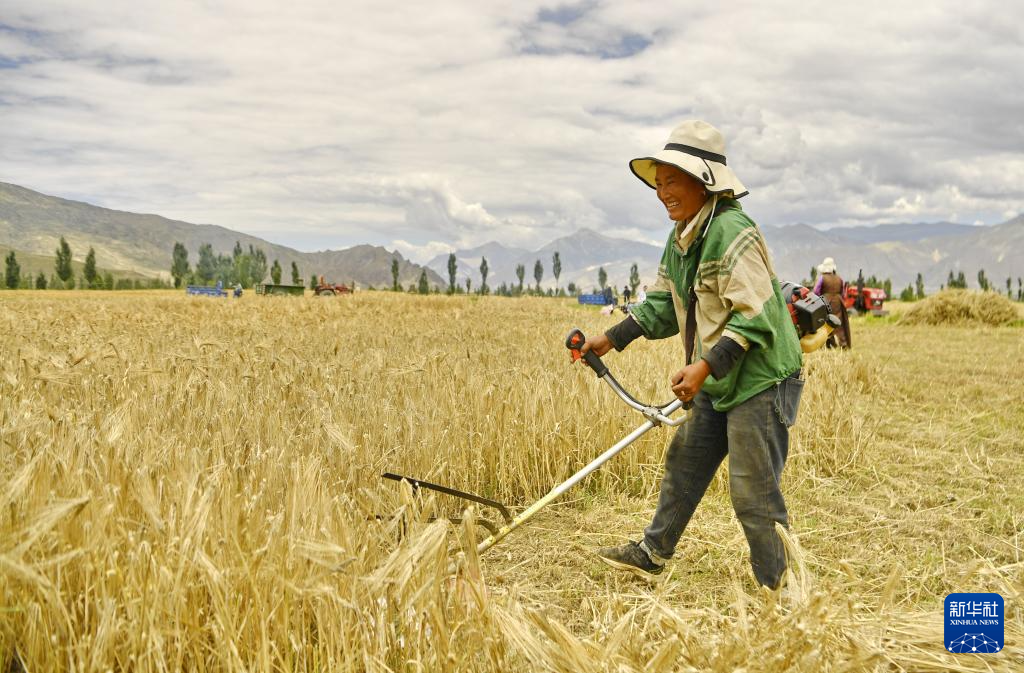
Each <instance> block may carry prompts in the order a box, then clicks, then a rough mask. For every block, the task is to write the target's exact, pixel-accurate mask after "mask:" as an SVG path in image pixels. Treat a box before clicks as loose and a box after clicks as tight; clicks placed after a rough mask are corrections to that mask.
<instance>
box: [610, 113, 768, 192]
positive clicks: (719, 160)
mask: <svg viewBox="0 0 1024 673" xmlns="http://www.w3.org/2000/svg"><path fill="white" fill-rule="evenodd" d="M657 164H670V165H672V166H675V167H676V168H679V169H681V170H683V171H685V172H687V173H689V174H690V175H692V176H693V177H695V178H696V179H697V180H699V181H700V182H701V183H703V184H704V188H705V189H707V190H708V191H709V192H714V193H716V194H721V193H723V192H732V195H733V196H734V197H735V198H737V199H738V198H740V197H741V196H746V195H747V193H748V192H747V188H746V187H744V186H743V183H742V182H740V179H739V178H737V177H736V174H735V173H733V172H732V169H731V168H729V167H728V166H726V163H725V138H723V137H722V133H721V132H720V131H719V130H718V129H716V128H715V127H714V126H712V125H711V124H709V123H707V122H705V121H700V120H697V119H695V120H689V121H685V122H683V123H682V124H680V125H679V126H677V127H675V128H674V129H672V133H671V135H669V137H668V141H667V142H666V143H665V147H664V149H662V150H661V151H659V152H658V153H657V154H655V155H654V156H650V157H639V158H637V159H633V160H632V161H630V162H629V168H630V170H631V171H633V175H635V176H637V177H638V178H640V179H641V180H643V181H644V182H645V183H647V186H648V187H650V188H652V189H654V188H655V184H654V174H655V170H656V169H655V166H656V165H657Z"/></svg>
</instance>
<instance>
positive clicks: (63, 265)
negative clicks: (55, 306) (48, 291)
mask: <svg viewBox="0 0 1024 673" xmlns="http://www.w3.org/2000/svg"><path fill="white" fill-rule="evenodd" d="M54 266H55V267H56V268H55V269H54V270H55V271H56V272H57V278H60V280H61V282H62V283H64V284H65V285H67V282H68V281H69V280H71V275H72V273H73V272H72V270H71V246H70V245H68V242H67V240H65V239H64V237H63V236H61V237H60V245H59V246H58V247H57V261H56V262H55V263H54Z"/></svg>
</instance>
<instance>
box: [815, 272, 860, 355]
mask: <svg viewBox="0 0 1024 673" xmlns="http://www.w3.org/2000/svg"><path fill="white" fill-rule="evenodd" d="M814 294H817V295H820V296H821V297H823V298H824V299H825V301H826V302H828V307H829V310H830V311H832V314H833V315H837V316H839V321H840V325H839V329H836V330H833V332H832V336H830V337H829V339H828V347H829V348H835V347H836V346H837V345H838V346H839V347H840V348H849V347H850V345H851V341H850V317H849V316H848V315H846V304H844V303H843V297H845V296H846V281H844V280H843V279H842V278H841V277H840V276H839V274H838V273H836V262H835V260H834V259H832V258H831V257H826V258H825V259H824V260H823V261H822V263H821V264H819V265H818V280H817V282H815V283H814Z"/></svg>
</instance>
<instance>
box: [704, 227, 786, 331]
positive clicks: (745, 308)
mask: <svg viewBox="0 0 1024 673" xmlns="http://www.w3.org/2000/svg"><path fill="white" fill-rule="evenodd" d="M721 269H722V275H721V277H720V278H719V286H718V287H719V295H720V297H721V299H722V303H723V305H724V306H725V307H726V308H727V309H729V311H730V316H729V320H728V321H727V322H726V324H725V330H724V331H723V332H722V336H724V337H728V338H730V339H732V340H733V341H735V342H736V343H738V344H739V345H740V346H742V347H743V349H744V350H750V348H751V346H760V347H761V348H771V347H772V344H773V343H774V341H775V336H776V329H777V327H778V325H779V322H780V320H781V319H782V318H783V317H785V318H788V316H781V314H780V312H779V307H778V306H777V304H778V302H776V301H775V287H776V285H777V283H776V282H775V280H774V278H773V274H772V271H771V262H770V261H769V259H768V248H767V246H766V245H765V242H764V238H763V237H762V236H761V232H760V231H759V230H758V229H757V227H747V228H745V229H743V230H742V231H741V232H740V234H739V235H738V236H737V237H736V238H735V239H734V240H733V241H732V243H730V245H729V247H728V249H727V250H726V252H725V254H724V255H723V258H722V265H721ZM783 308H784V307H783Z"/></svg>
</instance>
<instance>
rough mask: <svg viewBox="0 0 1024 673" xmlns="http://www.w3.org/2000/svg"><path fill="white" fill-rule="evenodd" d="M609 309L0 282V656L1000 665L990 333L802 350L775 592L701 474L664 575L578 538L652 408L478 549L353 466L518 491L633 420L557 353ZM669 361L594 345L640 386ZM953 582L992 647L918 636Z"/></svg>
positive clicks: (1013, 598) (149, 665) (128, 660)
mask: <svg viewBox="0 0 1024 673" xmlns="http://www.w3.org/2000/svg"><path fill="white" fill-rule="evenodd" d="M613 320H614V319H613V318H607V317H604V316H601V315H599V314H598V313H596V312H595V311H592V310H587V309H583V308H579V307H576V306H573V305H571V304H569V303H565V302H560V301H554V300H544V299H522V300H507V299H500V298H483V299H477V298H467V297H457V298H451V297H443V296H432V297H426V298H421V297H414V296H402V295H394V294H391V293H364V294H361V295H357V296H354V297H345V298H343V299H334V300H317V299H315V298H312V297H310V298H283V297H282V298H274V297H271V298H265V299H264V298H257V297H245V298H243V299H242V300H240V301H232V302H228V301H223V300H211V299H203V298H193V299H189V298H186V297H182V296H178V295H177V294H172V293H164V294H160V293H156V294H147V295H139V294H134V293H129V294H124V295H119V294H113V295H111V294H109V293H103V294H93V293H39V292H36V293H2V294H0V330H2V333H3V334H5V335H6V338H5V339H4V340H3V342H2V344H0V442H2V444H3V447H4V450H3V453H2V455H0V501H2V503H0V504H2V505H3V506H2V507H0V587H2V591H3V601H4V602H3V609H2V610H0V665H6V664H7V662H8V661H10V660H12V659H13V658H14V657H15V656H17V657H18V659H19V660H20V661H22V662H23V663H24V664H25V665H26V667H27V670H76V671H90V670H97V671H99V670H107V669H114V670H118V669H121V670H124V669H131V670H168V669H170V670H182V669H189V670H211V671H212V670H217V671H220V670H268V671H269V670H280V671H294V670H303V671H321V670H371V671H378V670H379V671H385V670H403V671H405V670H408V671H413V670H474V671H476V670H480V671H488V670H491V671H499V670H500V671H518V670H522V671H529V670H557V671H574V670H609V671H613V670H614V671H620V670H627V671H628V670H651V671H676V670H711V671H732V670H736V669H738V668H741V667H746V668H747V669H748V670H759V671H783V670H800V671H816V670H867V671H887V670H926V671H944V670H978V671H982V670H1016V669H1020V668H1021V666H1024V625H1022V624H1024V621H1022V620H1024V616H1022V614H1021V610H1020V605H1021V603H1020V599H1021V594H1022V592H1024V558H1022V549H1024V539H1022V536H1021V531H1022V530H1024V517H1022V515H1021V512H1022V511H1024V496H1022V495H1021V494H1022V492H1024V488H1022V487H1024V469H1022V468H1024V464H1022V463H1024V459H1022V449H1024V441H1022V439H1021V438H1022V437H1024V411H1022V409H1021V405H1020V400H1021V399H1022V398H1024V381H1022V380H1021V378H1020V376H1019V371H1020V370H1021V367H1022V366H1024V339H1022V336H1024V332H1022V330H1021V329H1020V328H1019V327H1000V328H977V329H974V328H968V327H930V326H921V327H918V326H907V325H900V324H897V323H896V321H894V320H872V319H860V320H858V321H856V322H855V323H854V330H855V334H854V339H855V341H854V343H855V346H856V348H855V350H854V351H852V352H843V353H840V352H819V353H817V354H814V355H813V356H811V357H810V358H809V359H808V363H807V369H808V371H809V373H808V378H809V383H808V385H807V387H806V393H805V398H804V402H803V404H802V407H801V410H800V419H799V422H798V425H797V427H796V430H795V433H794V437H793V442H792V444H791V455H790V460H789V463H788V465H787V468H786V474H785V478H784V491H785V493H786V495H787V500H788V503H789V506H790V511H791V515H792V519H793V528H792V531H791V533H792V537H793V544H794V545H795V546H794V549H795V551H794V555H795V558H796V559H798V562H797V563H795V569H796V571H797V573H796V576H795V580H794V581H795V584H796V586H799V588H800V591H799V592H798V594H800V595H801V598H800V599H799V600H798V602H797V603H795V604H792V605H786V606H782V607H780V606H779V605H778V604H777V602H776V600H775V599H774V598H773V597H772V596H769V595H767V594H762V593H759V591H758V590H756V589H755V587H754V585H753V582H752V580H751V579H750V577H749V569H748V566H747V561H746V553H747V552H746V545H745V543H744V541H743V538H742V533H741V531H740V528H739V526H738V524H737V523H736V521H735V518H734V516H733V515H732V513H731V511H730V506H729V501H728V493H727V489H728V484H727V480H726V479H724V478H723V477H724V475H720V476H719V477H718V478H716V480H715V481H714V482H713V484H712V486H711V489H710V491H709V497H707V498H705V500H704V502H703V503H702V505H701V507H700V508H699V509H698V511H697V514H696V516H695V519H694V521H693V523H692V524H691V527H690V528H689V529H688V530H687V533H686V536H685V537H684V540H683V543H682V544H681V548H680V551H679V554H678V558H677V560H675V561H674V562H673V563H672V565H671V568H670V570H669V573H668V577H667V578H666V579H665V580H664V581H663V582H661V583H659V584H658V585H656V586H653V587H652V586H648V585H646V584H642V583H639V582H637V581H634V580H631V579H628V578H627V577H625V576H620V575H619V574H617V573H615V572H613V571H610V570H607V569H605V567H604V566H603V565H601V564H599V563H598V562H597V561H596V559H595V558H594V557H593V556H592V553H591V550H592V549H593V548H594V547H596V546H599V545H603V544H608V543H612V542H617V541H621V540H623V539H625V538H626V537H628V536H633V535H636V534H638V533H639V532H640V530H641V529H642V527H643V526H644V525H645V524H646V522H647V520H648V518H649V515H650V513H651V511H652V509H653V507H654V504H655V498H656V494H657V488H658V481H659V479H660V462H661V460H662V455H663V451H664V447H665V445H666V444H667V440H668V432H667V431H666V430H656V431H653V432H651V433H649V434H648V435H647V436H645V437H644V438H643V439H641V440H640V441H638V442H637V443H636V444H634V445H633V446H631V447H630V448H628V449H627V450H626V451H624V452H623V453H622V454H621V455H620V456H619V457H617V458H616V459H615V460H613V461H612V462H611V463H609V464H608V465H607V466H606V467H605V468H603V469H602V470H600V471H599V472H597V473H596V474H594V475H593V476H592V477H590V478H589V479H588V480H587V481H585V482H584V483H583V484H581V486H580V487H578V488H577V489H575V490H574V491H571V492H570V493H569V494H568V495H567V496H566V498H565V500H564V502H562V503H561V504H559V505H557V506H554V507H552V508H551V509H550V510H548V511H546V512H544V513H543V514H542V515H541V516H539V517H538V518H537V519H536V520H535V521H533V522H531V523H530V524H528V525H527V526H526V527H525V528H524V529H523V530H522V531H519V532H517V533H514V534H513V536H512V537H510V538H508V539H507V540H505V541H504V542H503V543H502V544H500V545H499V546H498V547H496V548H495V549H493V550H492V551H490V552H489V553H488V554H487V555H485V556H484V557H483V558H482V559H479V560H477V559H476V557H475V554H473V550H472V545H471V544H468V542H467V541H468V540H471V539H473V537H474V535H475V532H474V527H473V524H472V522H471V521H467V522H466V523H465V524H464V525H462V526H452V525H451V524H448V523H447V522H445V521H438V522H434V523H427V519H429V518H430V517H431V516H432V515H434V514H439V515H442V516H446V515H448V514H455V513H458V510H459V507H460V503H458V502H454V501H453V500H452V499H450V498H447V497H444V496H433V497H428V498H426V499H425V500H423V501H420V500H418V499H416V498H414V497H413V496H412V494H411V492H410V491H408V489H405V490H403V489H402V488H399V487H397V486H396V484H394V483H393V482H381V480H380V479H379V475H380V473H381V472H384V471H387V470H393V471H396V472H399V473H402V474H408V475H413V476H416V477H420V478H424V479H430V480H433V481H438V482H441V483H446V484H450V485H453V486H455V487H458V488H462V489H465V490H468V491H473V492H477V493H480V494H482V495H487V496H490V497H494V498H497V499H499V500H502V501H504V502H507V503H509V504H510V505H514V506H523V505H526V504H528V503H530V502H532V501H533V500H535V499H536V498H537V497H539V496H541V495H543V493H544V492H546V491H547V489H548V488H550V487H551V486H552V485H554V484H555V483H557V482H559V481H561V480H563V479H565V478H566V477H567V476H569V475H570V474H571V473H572V472H574V471H575V470H576V469H578V468H579V467H580V466H582V465H583V464H585V463H586V462H588V461H589V460H590V459H591V458H593V457H594V456H596V455H597V454H598V453H599V452H600V451H602V450H603V449H605V448H607V447H608V446H610V445H611V444H613V443H614V442H615V441H617V440H618V439H620V438H621V437H622V436H623V435H624V434H626V432H628V431H629V430H631V429H632V428H633V427H635V426H636V425H638V424H639V422H640V420H641V419H640V417H639V416H638V415H636V414H635V413H633V412H631V411H629V410H627V409H626V408H625V407H624V406H623V405H622V404H621V403H619V402H618V401H617V400H616V399H614V398H613V397H612V395H611V393H610V391H608V390H607V389H606V388H605V387H604V386H603V385H599V384H598V382H597V381H595V380H594V378H593V376H592V375H591V374H589V372H586V371H583V370H582V369H573V368H570V366H569V364H568V355H567V353H566V351H565V348H564V347H563V345H562V342H563V339H564V336H565V333H566V332H567V331H568V329H569V328H570V327H572V326H579V327H581V328H583V330H584V331H590V332H597V331H599V330H603V329H604V328H606V327H607V326H608V325H610V324H611V322H612V321H613ZM679 352H680V345H679V343H678V342H677V341H676V340H669V341H665V342H660V343H642V342H641V343H637V344H635V345H634V346H633V347H631V348H630V349H629V350H628V351H626V352H624V353H621V354H615V355H613V356H610V357H609V358H608V364H609V366H611V367H612V369H613V371H614V373H615V374H616V376H617V377H618V378H619V379H620V380H621V381H622V382H623V383H624V384H625V385H626V386H627V387H628V388H629V389H631V390H633V391H635V392H636V394H637V395H638V396H639V397H641V398H647V399H651V400H656V401H659V402H661V401H665V399H667V398H668V397H669V392H668V387H667V385H666V379H667V376H668V373H669V372H670V371H672V369H673V364H674V363H675V362H677V361H678V358H679ZM477 514H478V515H479V516H486V517H489V516H492V513H491V512H487V511H483V512H478V513H477ZM378 516H379V517H381V518H377V517H378ZM460 549H464V550H465V554H464V555H463V556H460V555H459V553H458V552H459V550H460ZM452 558H459V559H460V570H459V574H458V578H457V579H456V580H454V581H449V580H448V579H446V577H445V571H446V569H447V567H448V564H449V562H450V559H452ZM952 591H996V592H999V593H1001V594H1002V595H1003V596H1004V597H1005V598H1006V604H1007V626H1006V629H1007V637H1006V640H1007V647H1006V648H1005V649H1004V650H1003V652H1001V653H1000V654H998V655H989V656H987V657H984V658H982V657H978V656H970V655H968V656H964V655H950V654H947V653H946V652H945V650H944V649H943V647H942V623H941V618H942V599H943V597H944V596H945V594H947V593H949V592H952ZM782 608H785V609H782Z"/></svg>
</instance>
